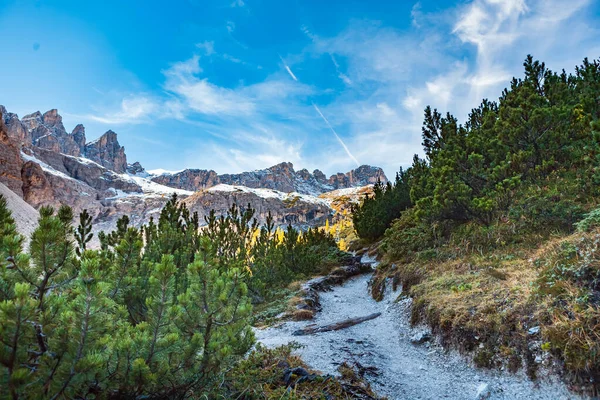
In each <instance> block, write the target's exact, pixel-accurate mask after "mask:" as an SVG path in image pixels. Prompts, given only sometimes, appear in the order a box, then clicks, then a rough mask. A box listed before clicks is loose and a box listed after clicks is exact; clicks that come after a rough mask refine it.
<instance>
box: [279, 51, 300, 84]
mask: <svg viewBox="0 0 600 400" xmlns="http://www.w3.org/2000/svg"><path fill="white" fill-rule="evenodd" d="M279 59H280V60H281V62H282V63H283V66H284V67H285V69H286V70H287V72H288V74H290V76H291V77H292V79H293V80H295V81H296V82H298V78H296V75H294V73H293V72H292V69H291V68H290V67H289V66H288V65H287V64H286V63H285V61H283V57H281V55H279Z"/></svg>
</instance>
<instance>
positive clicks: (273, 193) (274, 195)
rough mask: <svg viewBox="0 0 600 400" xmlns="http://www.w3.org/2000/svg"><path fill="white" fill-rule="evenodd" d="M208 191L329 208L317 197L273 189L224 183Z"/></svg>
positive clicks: (325, 202)
mask: <svg viewBox="0 0 600 400" xmlns="http://www.w3.org/2000/svg"><path fill="white" fill-rule="evenodd" d="M207 191H208V192H244V193H253V194H255V195H256V196H258V197H262V198H263V199H278V200H281V201H294V200H303V201H305V202H307V203H312V204H319V205H324V206H328V203H327V201H325V200H324V199H320V198H318V197H316V196H311V195H308V194H301V193H298V192H290V193H284V192H280V191H278V190H273V189H254V188H249V187H246V186H236V185H226V184H223V183H221V184H218V185H216V186H213V187H211V188H209V189H207Z"/></svg>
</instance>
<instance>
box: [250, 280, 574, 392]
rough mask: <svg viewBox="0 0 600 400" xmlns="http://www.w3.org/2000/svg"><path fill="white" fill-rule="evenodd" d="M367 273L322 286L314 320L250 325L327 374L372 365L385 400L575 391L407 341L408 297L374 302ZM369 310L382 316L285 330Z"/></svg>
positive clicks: (271, 343) (370, 377) (270, 342)
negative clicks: (319, 329) (347, 364)
mask: <svg viewBox="0 0 600 400" xmlns="http://www.w3.org/2000/svg"><path fill="white" fill-rule="evenodd" d="M370 277H371V276H370V275H363V276H359V277H357V278H354V279H351V280H349V281H348V282H346V283H345V284H344V285H343V286H339V287H335V288H334V290H333V291H331V292H326V293H321V304H322V306H323V311H321V312H320V313H318V314H317V316H316V318H315V320H314V321H308V322H306V321H303V322H286V323H284V324H283V325H281V326H279V327H274V328H268V329H266V330H257V331H256V335H257V339H258V340H259V341H260V342H262V343H263V344H264V345H266V346H269V347H274V346H278V345H282V344H286V343H290V342H297V343H299V344H301V345H303V347H302V348H301V349H299V350H298V352H299V354H300V355H301V356H302V358H303V359H304V361H306V362H307V363H308V364H309V365H310V366H311V367H313V368H314V369H317V370H319V371H321V372H323V373H326V374H336V373H337V367H338V365H339V364H340V363H342V362H344V361H347V360H348V361H358V362H359V363H360V364H361V365H362V366H364V367H375V368H376V369H377V370H376V372H375V373H371V374H367V375H366V377H367V379H368V380H369V381H370V382H371V384H372V386H373V388H374V389H375V390H376V392H377V393H379V394H380V395H383V396H387V397H388V398H389V399H475V398H477V394H478V392H479V391H481V390H482V389H483V387H484V386H486V385H487V388H489V390H490V392H491V396H490V397H489V398H491V399H548V400H550V399H553V400H554V399H575V398H578V397H577V396H574V395H573V394H570V393H569V392H568V391H567V389H566V388H565V387H564V386H563V385H561V384H560V383H553V382H549V381H543V382H542V384H541V385H540V387H539V388H538V387H536V385H535V384H534V383H532V382H531V381H529V380H528V379H527V378H526V377H525V376H522V375H511V374H507V373H503V372H490V371H485V370H480V369H477V368H474V367H472V366H471V365H469V364H468V363H467V362H466V361H465V360H464V358H462V357H460V356H459V355H457V354H455V353H452V352H451V353H450V354H447V353H446V352H444V351H443V349H441V348H439V347H437V346H431V347H427V346H425V345H413V344H412V343H411V341H410V337H411V336H412V335H413V334H414V333H415V331H414V330H413V329H411V327H410V325H409V323H408V318H407V309H406V308H407V303H408V300H404V301H401V302H399V303H396V302H394V300H395V299H396V297H397V295H398V293H395V294H394V293H388V294H387V296H386V298H385V300H384V301H382V302H379V303H377V302H375V301H374V300H373V299H372V298H371V297H370V296H369V293H368V291H367V286H368V282H369V279H370ZM375 312H381V313H382V315H381V316H380V317H379V318H376V319H374V320H371V321H367V322H364V323H362V324H359V325H356V326H353V327H350V328H347V329H342V330H340V331H334V332H325V333H319V334H315V335H309V336H292V332H293V331H295V330H297V329H299V328H302V327H305V326H306V325H308V324H313V323H316V324H318V325H319V326H320V325H325V324H329V323H333V322H337V321H340V320H343V319H346V318H351V317H359V316H364V315H367V314H371V313H375ZM484 391H487V390H484Z"/></svg>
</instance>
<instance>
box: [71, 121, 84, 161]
mask: <svg viewBox="0 0 600 400" xmlns="http://www.w3.org/2000/svg"><path fill="white" fill-rule="evenodd" d="M71 136H72V137H73V140H74V141H75V143H77V146H79V152H80V153H81V154H84V153H85V127H84V126H83V125H81V124H79V125H77V126H76V127H75V128H74V129H73V132H71Z"/></svg>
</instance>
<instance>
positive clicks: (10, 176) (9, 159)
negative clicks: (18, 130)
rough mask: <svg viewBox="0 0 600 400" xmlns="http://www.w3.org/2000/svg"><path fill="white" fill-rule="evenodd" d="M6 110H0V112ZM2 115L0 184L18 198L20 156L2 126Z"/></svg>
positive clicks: (1, 124) (1, 123) (0, 118)
mask: <svg viewBox="0 0 600 400" xmlns="http://www.w3.org/2000/svg"><path fill="white" fill-rule="evenodd" d="M3 111H4V112H6V110H2V109H0V112H3ZM3 116H4V114H2V116H0V183H3V184H5V185H6V186H7V187H8V188H9V189H10V190H12V191H13V192H15V193H16V194H17V195H19V196H21V197H22V196H23V185H22V183H21V165H22V164H23V161H22V160H21V154H20V151H19V147H18V145H17V144H16V143H15V141H14V140H13V139H12V138H11V137H10V136H9V134H8V130H7V128H6V126H5V125H4V117H3Z"/></svg>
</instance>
